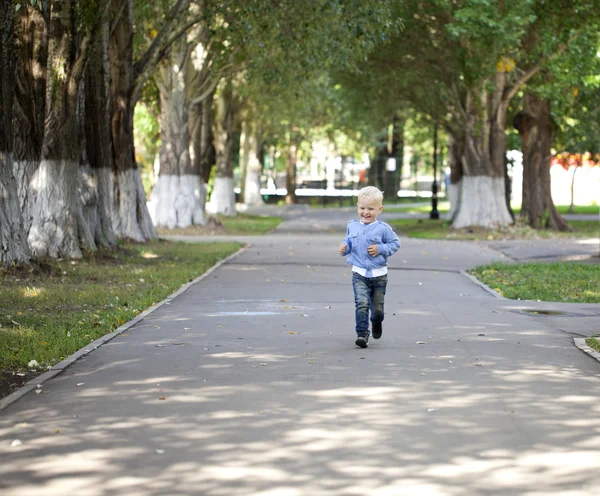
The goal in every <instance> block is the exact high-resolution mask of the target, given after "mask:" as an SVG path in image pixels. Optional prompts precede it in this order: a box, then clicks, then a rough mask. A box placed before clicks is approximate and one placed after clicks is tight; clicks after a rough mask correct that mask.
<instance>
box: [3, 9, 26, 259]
mask: <svg viewBox="0 0 600 496" xmlns="http://www.w3.org/2000/svg"><path fill="white" fill-rule="evenodd" d="M14 12H15V6H14V5H13V4H12V3H11V2H2V3H1V4H0V69H1V70H2V74H3V77H2V78H1V79H0V264H3V265H6V264H10V263H25V262H28V261H29V258H30V253H29V248H28V246H27V242H26V238H25V233H24V231H23V220H22V217H21V211H20V208H19V197H18V196H17V195H15V194H14V192H15V191H16V190H17V184H16V181H15V178H14V175H13V143H14V138H13V123H12V120H13V103H14V101H13V99H14V94H15V82H16V64H15V53H14Z"/></svg>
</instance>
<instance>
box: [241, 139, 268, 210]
mask: <svg viewBox="0 0 600 496" xmlns="http://www.w3.org/2000/svg"><path fill="white" fill-rule="evenodd" d="M247 141H248V165H247V169H246V185H245V189H244V203H245V204H246V205H252V206H258V205H263V204H264V201H263V197H262V195H261V194H260V188H261V184H260V176H261V173H262V164H261V162H260V159H259V156H258V154H259V150H258V138H257V135H256V129H254V130H253V132H250V133H249V136H248V139H247Z"/></svg>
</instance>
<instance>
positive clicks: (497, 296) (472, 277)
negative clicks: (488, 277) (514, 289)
mask: <svg viewBox="0 0 600 496" xmlns="http://www.w3.org/2000/svg"><path fill="white" fill-rule="evenodd" d="M460 274H461V275H463V276H465V277H466V278H468V279H471V281H472V282H474V283H475V284H477V285H478V286H479V287H480V288H482V289H483V290H485V291H487V292H488V293H490V294H491V295H493V296H495V297H496V298H500V299H501V300H506V299H507V298H506V297H504V296H502V295H501V294H500V293H498V291H496V290H495V289H492V288H490V287H489V286H488V285H487V284H485V283H483V282H481V281H480V280H479V279H477V278H476V277H475V276H473V275H471V274H469V273H468V272H467V271H466V270H461V271H460Z"/></svg>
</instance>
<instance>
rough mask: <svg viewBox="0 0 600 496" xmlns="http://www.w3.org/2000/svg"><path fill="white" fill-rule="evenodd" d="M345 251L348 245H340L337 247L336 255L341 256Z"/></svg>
mask: <svg viewBox="0 0 600 496" xmlns="http://www.w3.org/2000/svg"><path fill="white" fill-rule="evenodd" d="M347 249H348V245H347V244H346V243H342V244H341V245H340V246H338V253H339V254H340V255H343V254H344V253H346V250H347Z"/></svg>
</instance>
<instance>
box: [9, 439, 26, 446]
mask: <svg viewBox="0 0 600 496" xmlns="http://www.w3.org/2000/svg"><path fill="white" fill-rule="evenodd" d="M10 445H11V446H12V447H13V448H15V447H17V446H23V443H22V442H21V441H19V440H18V439H15V440H14V441H13V442H12V443H10Z"/></svg>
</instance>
